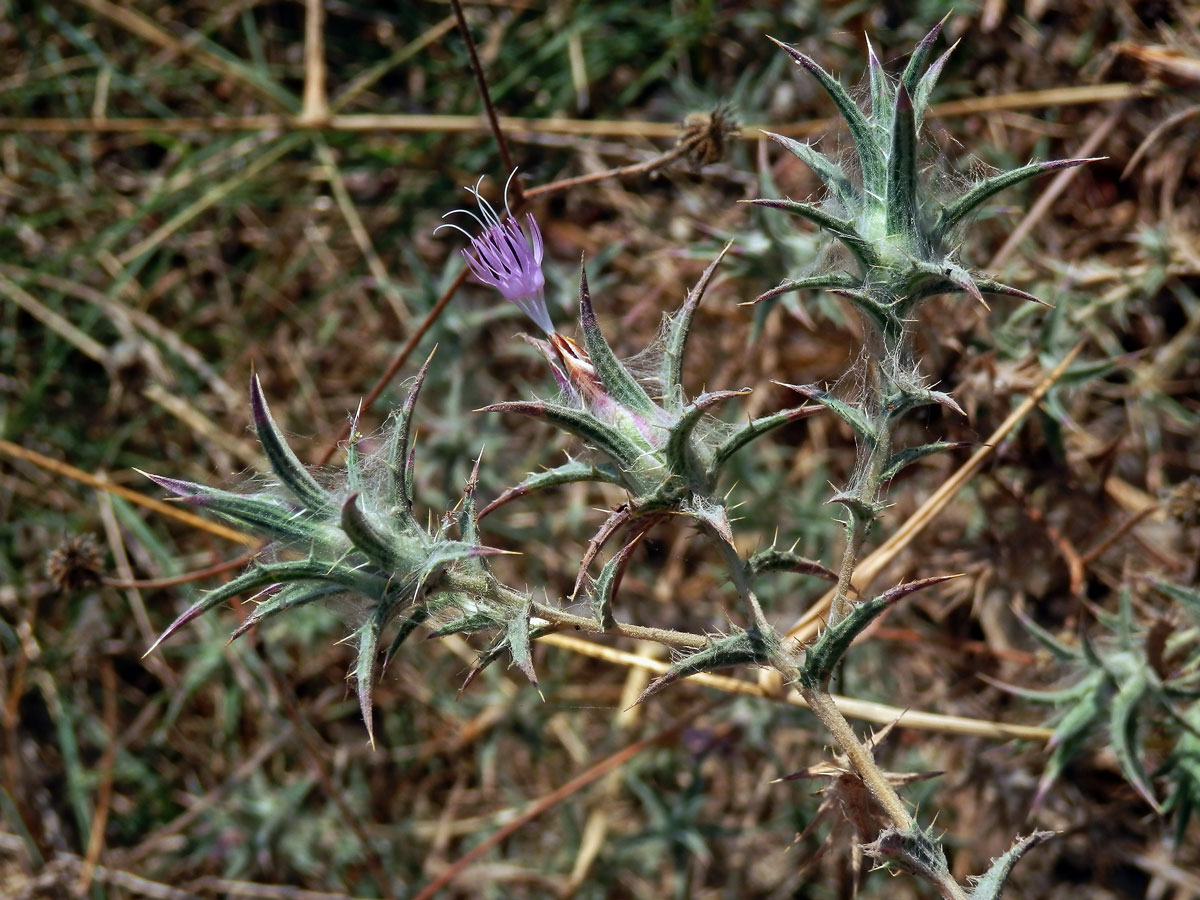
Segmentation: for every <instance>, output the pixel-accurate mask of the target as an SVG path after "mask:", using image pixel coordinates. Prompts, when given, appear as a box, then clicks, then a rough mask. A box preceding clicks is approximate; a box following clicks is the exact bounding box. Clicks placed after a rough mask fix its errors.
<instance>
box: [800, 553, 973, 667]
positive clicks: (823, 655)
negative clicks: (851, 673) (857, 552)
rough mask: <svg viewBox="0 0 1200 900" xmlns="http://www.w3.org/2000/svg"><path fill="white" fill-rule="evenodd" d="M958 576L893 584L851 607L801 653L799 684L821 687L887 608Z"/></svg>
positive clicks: (939, 576) (940, 576)
mask: <svg viewBox="0 0 1200 900" xmlns="http://www.w3.org/2000/svg"><path fill="white" fill-rule="evenodd" d="M958 577H959V576H958V575H935V576H933V577H932V578H922V579H920V580H918V581H910V582H908V583H906V584H899V585H896V587H894V588H892V589H891V590H888V591H885V592H884V593H882V594H880V595H879V596H878V597H875V598H873V599H871V600H867V601H864V602H862V603H858V604H855V605H854V607H852V608H851V610H850V612H849V614H848V615H847V616H846V617H845V618H844V619H842V620H841V621H839V622H837V623H835V624H834V625H831V626H829V627H828V628H826V629H825V630H824V631H823V632H822V633H821V635H820V637H818V638H817V639H816V641H814V642H813V643H812V644H811V645H810V646H809V647H808V648H807V649H806V650H805V653H804V662H803V664H801V666H800V683H801V684H803V685H804V686H805V687H806V688H809V689H810V690H819V689H822V688H824V686H825V685H826V684H827V683H828V682H829V679H830V677H831V676H832V675H833V670H834V668H835V667H836V666H837V664H838V663H839V662H840V661H841V658H842V656H843V655H845V653H846V651H847V650H848V649H850V645H851V644H852V643H853V642H854V639H855V638H856V637H858V636H859V635H860V634H861V633H862V632H863V629H865V628H866V627H867V626H868V625H870V624H871V622H873V621H874V620H875V619H876V618H878V617H879V616H880V615H881V614H882V613H883V612H884V611H885V610H886V609H887V608H888V607H890V606H891V605H892V604H893V603H895V602H897V601H898V600H900V599H902V598H903V597H907V596H908V595H909V594H911V593H914V592H915V591H919V590H921V589H923V588H927V587H931V586H932V585H935V584H940V583H941V582H943V581H949V580H950V579H951V578H958Z"/></svg>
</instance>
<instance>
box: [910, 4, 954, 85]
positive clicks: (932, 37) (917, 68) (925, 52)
mask: <svg viewBox="0 0 1200 900" xmlns="http://www.w3.org/2000/svg"><path fill="white" fill-rule="evenodd" d="M948 16H949V14H947V17H948ZM945 24H946V19H945V18H943V19H942V21H940V22H938V23H937V24H936V25H934V26H933V28H932V29H930V31H929V33H928V34H927V35H925V37H923V38H921V43H919V44H917V49H916V50H914V51H913V52H912V56H910V57H909V58H908V65H906V66H905V67H904V74H903V75H901V76H900V83H901V85H903V86H904V87H905V88H906V89H907V90H908V92H909V93H910V94H911V93H914V92H915V91H916V86H917V79H918V78H919V77H920V75H921V70H922V69H924V68H925V62H926V60H928V59H929V51H930V50H932V49H933V45H934V42H935V41H937V39H938V35H939V34H941V33H942V26H943V25H945Z"/></svg>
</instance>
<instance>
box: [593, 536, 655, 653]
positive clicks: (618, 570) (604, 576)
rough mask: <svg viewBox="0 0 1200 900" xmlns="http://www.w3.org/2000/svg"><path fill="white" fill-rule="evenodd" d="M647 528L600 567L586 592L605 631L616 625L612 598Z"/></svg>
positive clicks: (615, 594) (618, 588) (594, 616)
mask: <svg viewBox="0 0 1200 900" xmlns="http://www.w3.org/2000/svg"><path fill="white" fill-rule="evenodd" d="M647 530H648V529H647V528H642V529H639V530H638V531H637V532H635V533H634V534H633V536H632V537H631V538H630V540H629V541H628V542H627V543H626V544H625V546H624V547H622V548H621V549H620V550H618V551H617V552H616V553H615V554H614V555H613V556H612V558H611V559H609V560H608V562H606V563H605V564H604V565H603V566H602V567H601V569H600V574H599V575H598V576H597V578H596V581H595V583H594V584H593V585H592V589H591V590H590V591H589V592H588V600H589V603H590V605H591V607H592V617H593V618H594V619H595V620H596V621H597V622H598V623H599V625H600V627H601V628H603V629H604V630H605V631H608V630H610V629H613V628H616V627H617V621H616V619H614V618H613V611H612V605H613V600H614V598H615V597H616V596H617V591H618V590H620V588H621V579H622V578H624V577H625V570H626V569H628V568H629V560H630V559H631V558H632V557H633V551H634V550H635V549H636V548H637V545H638V542H639V541H641V539H642V537H643V536H644V535H645V533H646V531H647Z"/></svg>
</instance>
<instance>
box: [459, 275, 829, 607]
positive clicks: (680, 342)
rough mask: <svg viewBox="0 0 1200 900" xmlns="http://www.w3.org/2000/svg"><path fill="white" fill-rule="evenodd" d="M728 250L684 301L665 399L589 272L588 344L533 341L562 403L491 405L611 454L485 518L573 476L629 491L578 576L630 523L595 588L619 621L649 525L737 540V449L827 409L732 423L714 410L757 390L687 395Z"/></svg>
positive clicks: (797, 565) (673, 325)
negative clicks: (614, 331) (663, 523)
mask: <svg viewBox="0 0 1200 900" xmlns="http://www.w3.org/2000/svg"><path fill="white" fill-rule="evenodd" d="M723 255H724V253H722V254H721V256H723ZM721 256H718V258H717V259H716V260H715V261H714V262H713V263H712V264H711V265H710V266H709V267H708V268H707V269H706V271H705V272H704V274H703V276H702V277H701V279H700V281H699V283H698V284H697V285H696V287H695V288H694V289H693V290H692V291H691V292H690V293H689V294H688V296H687V299H686V300H685V302H684V304H683V306H682V307H681V308H680V309H679V311H678V312H676V313H675V314H674V316H672V317H671V318H670V320H669V322H668V323H667V327H666V335H665V339H664V343H663V347H662V354H661V359H660V361H659V363H658V367H657V368H658V371H657V372H655V373H654V376H653V381H654V382H655V383H656V384H657V385H658V386H659V391H658V392H657V396H652V395H651V393H650V392H649V391H648V390H647V389H646V387H644V386H643V384H642V382H641V381H640V380H639V379H638V378H637V377H636V376H635V375H634V373H633V372H631V371H630V369H629V367H628V366H627V364H626V363H624V362H622V361H621V360H620V359H618V358H617V356H616V354H615V353H613V350H612V348H611V347H610V345H609V343H608V340H607V339H606V338H605V336H604V334H603V332H602V331H601V330H600V326H599V324H598V323H597V321H596V314H595V311H594V309H593V306H592V300H591V295H590V293H589V291H588V285H587V278H586V275H582V274H581V277H580V284H579V316H580V325H581V330H582V334H583V346H582V347H580V346H578V345H577V344H575V342H574V341H571V340H570V339H569V338H565V337H563V336H562V335H560V334H558V333H557V332H551V333H550V334H549V335H548V336H549V338H550V340H549V341H541V340H536V339H532V338H529V339H528V340H529V341H530V343H532V344H534V345H535V346H536V347H537V348H538V349H539V350H540V351H541V352H542V354H543V355H544V356H545V357H546V359H547V362H548V363H549V364H550V366H551V368H552V371H553V372H554V375H555V378H556V380H557V381H558V383H559V386H560V388H561V390H562V398H561V400H559V401H543V400H535V401H522V402H508V403H496V404H493V405H491V406H488V407H485V411H491V412H512V413H519V414H522V415H528V416H533V417H535V418H540V419H545V420H547V421H549V422H550V423H551V424H553V425H555V426H557V427H558V428H560V429H562V430H563V431H566V432H568V433H570V434H573V435H575V436H576V437H578V438H579V439H580V440H582V441H583V442H584V444H586V445H587V446H588V447H589V448H591V449H592V450H593V451H596V452H597V453H598V454H599V455H600V456H601V457H602V459H601V460H600V461H597V462H584V461H579V460H570V461H568V462H567V463H565V464H563V465H560V466H558V467H556V468H553V469H550V470H548V471H545V472H540V473H536V474H534V475H531V476H529V477H528V478H527V479H525V480H524V481H522V482H521V483H520V484H518V485H516V486H515V487H513V488H510V489H509V490H507V491H505V492H504V493H503V494H502V495H501V496H500V497H498V498H497V499H496V500H495V501H493V502H492V503H491V504H489V505H488V506H487V507H486V508H485V509H484V510H483V511H482V513H481V515H487V514H488V513H490V512H492V511H493V510H495V509H496V508H498V507H500V506H502V505H504V504H505V503H508V502H510V501H512V500H514V499H516V498H517V497H520V496H523V495H525V494H527V493H529V492H530V491H533V490H538V489H542V488H546V487H551V486H554V485H560V484H567V483H571V482H580V481H599V482H606V483H609V484H615V485H618V486H620V487H622V488H624V489H625V491H626V492H627V493H628V496H629V501H628V503H626V504H623V505H622V506H620V507H618V508H617V509H616V510H614V511H613V513H612V515H611V516H610V517H609V518H608V520H607V521H606V522H605V523H604V525H603V526H602V527H601V528H600V531H599V532H598V533H597V534H596V536H595V537H594V538H593V539H592V541H591V544H590V545H589V548H588V551H587V553H586V554H585V555H584V559H583V561H582V564H581V566H580V571H579V578H578V580H577V582H576V593H578V591H579V590H580V588H581V587H582V586H583V584H584V581H585V578H586V574H587V570H588V567H589V566H590V564H591V563H592V561H593V560H594V559H595V558H596V556H597V555H598V553H599V552H600V550H601V549H602V547H603V546H604V544H605V543H606V542H607V541H608V540H609V539H610V538H612V537H613V536H614V535H615V534H617V533H618V532H620V531H621V530H622V529H625V528H626V527H627V528H628V536H627V538H626V540H625V543H624V544H623V548H624V549H623V550H622V551H620V552H618V553H617V554H616V555H615V556H614V557H613V558H612V559H611V560H610V561H609V564H608V565H607V566H606V567H605V569H604V570H603V571H602V572H601V574H600V576H599V578H598V579H597V581H596V583H595V587H594V589H593V592H592V597H593V606H594V610H593V611H594V613H595V615H596V617H597V619H598V621H600V622H601V623H602V624H605V625H608V624H609V623H610V622H611V601H612V592H613V590H614V588H615V586H616V585H617V584H618V583H619V581H620V576H621V573H622V572H623V571H624V566H625V564H626V563H627V562H628V556H629V554H628V550H629V549H630V548H631V547H632V545H633V544H634V543H636V541H637V540H638V539H640V537H641V536H642V535H643V534H645V532H646V530H648V529H649V528H650V527H651V526H652V525H653V524H654V523H655V522H657V521H659V520H660V519H662V518H663V517H665V516H669V515H684V516H688V517H690V518H692V519H694V520H696V521H697V522H698V523H700V524H701V526H702V527H703V528H704V530H705V531H706V532H707V533H709V534H710V535H711V536H712V537H713V538H714V539H715V540H717V541H719V542H722V543H724V544H725V545H727V546H732V541H733V533H732V530H731V528H730V524H729V517H728V513H727V509H726V505H725V499H724V496H723V495H722V494H721V493H720V492H719V491H718V479H719V477H720V474H721V470H722V468H723V467H724V465H725V464H726V463H727V462H728V461H729V459H730V458H731V457H732V456H733V454H734V453H736V452H737V451H738V450H740V449H741V448H742V447H744V446H746V445H747V444H749V443H751V442H752V441H754V440H756V439H757V438H760V437H762V436H763V435H765V434H768V433H769V432H771V431H773V430H774V429H776V428H779V427H780V426H782V425H785V424H787V423H789V422H794V421H797V420H799V419H802V418H805V417H807V416H809V415H812V414H813V413H814V412H817V411H818V410H819V407H816V406H805V407H798V408H795V409H788V410H784V411H782V412H778V413H774V414H772V415H767V416H762V417H760V418H757V419H754V420H751V421H747V422H744V423H741V424H739V425H736V426H726V425H723V424H722V423H719V422H717V421H716V420H715V419H714V418H713V417H712V416H711V415H710V414H709V410H711V409H713V408H714V407H716V406H717V405H718V404H720V403H723V402H724V401H726V400H730V399H732V398H734V397H740V396H744V395H745V394H747V393H749V390H748V389H742V390H733V391H712V392H706V393H703V394H701V395H700V396H698V397H695V398H693V399H691V400H689V399H688V398H687V397H686V395H685V393H684V388H683V365H684V351H685V349H686V346H687V340H688V334H689V332H690V329H691V324H692V318H693V316H694V314H695V312H696V308H697V307H698V306H699V303H700V300H701V298H702V297H703V295H704V292H705V290H706V288H707V287H708V284H709V282H710V281H711V279H712V277H713V274H714V272H715V271H716V267H717V265H718V263H719V262H720V260H721ZM780 552H781V553H784V552H783V551H780ZM784 555H786V556H788V563H787V564H786V565H780V566H777V567H778V568H788V567H790V568H792V569H793V570H799V571H803V572H807V573H809V574H817V575H819V576H821V577H826V578H830V577H834V576H833V575H832V573H830V572H829V571H828V570H827V569H825V568H824V567H823V566H820V565H819V564H816V563H813V562H811V561H809V560H804V559H802V558H801V557H798V556H796V555H794V554H790V555H789V554H786V553H784Z"/></svg>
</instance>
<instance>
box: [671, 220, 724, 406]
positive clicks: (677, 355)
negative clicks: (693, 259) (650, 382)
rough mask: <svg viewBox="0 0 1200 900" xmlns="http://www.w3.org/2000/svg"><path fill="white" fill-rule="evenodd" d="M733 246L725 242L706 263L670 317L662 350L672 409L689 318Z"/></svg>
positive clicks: (677, 400)
mask: <svg viewBox="0 0 1200 900" xmlns="http://www.w3.org/2000/svg"><path fill="white" fill-rule="evenodd" d="M732 246H733V241H730V242H729V243H727V244H726V245H725V246H724V247H722V248H721V252H720V253H718V254H717V258H716V259H714V260H713V261H712V262H711V263H709V264H708V267H707V268H706V269H705V270H704V274H702V275H701V276H700V280H699V281H697V282H696V286H695V287H693V288H692V289H691V290H690V291H688V295H687V299H686V300H684V301H683V306H681V307H680V308H679V311H678V312H677V313H675V315H674V316H672V317H671V322H670V326H669V329H668V332H667V341H666V346H665V347H664V348H663V368H662V383H663V391H664V393H665V396H664V400H665V401H666V403H667V405H668V406H669V407H671V408H673V409H674V408H678V407H679V406H681V405H682V403H683V354H684V351H685V350H686V348H687V339H688V333H689V332H690V331H691V327H692V317H693V316H694V315H695V314H696V308H697V307H698V306H699V305H700V301H701V300H702V299H703V298H704V293H705V291H707V290H708V285H709V283H710V282H711V281H712V278H713V275H714V274H715V273H716V271H717V266H718V265H720V264H721V260H722V259H724V258H725V254H726V253H728V252H729V248H730V247H732Z"/></svg>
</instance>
